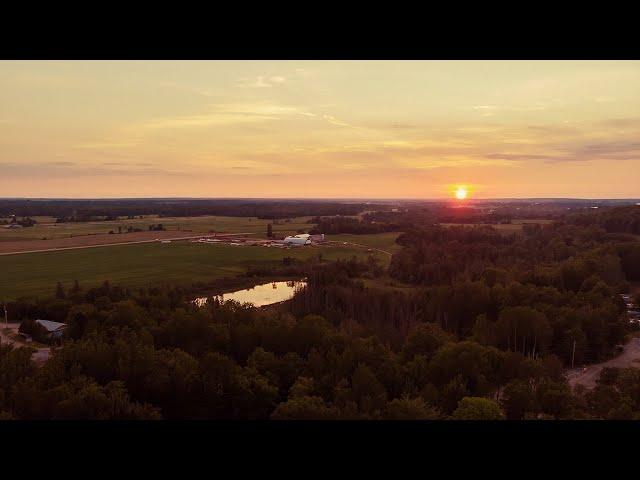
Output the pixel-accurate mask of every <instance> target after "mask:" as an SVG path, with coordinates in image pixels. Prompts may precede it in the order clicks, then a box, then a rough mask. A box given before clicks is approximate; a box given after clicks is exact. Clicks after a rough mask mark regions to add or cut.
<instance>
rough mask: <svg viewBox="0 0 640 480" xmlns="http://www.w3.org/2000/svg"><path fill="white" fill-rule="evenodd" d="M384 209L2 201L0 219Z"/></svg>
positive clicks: (297, 203)
mask: <svg viewBox="0 0 640 480" xmlns="http://www.w3.org/2000/svg"><path fill="white" fill-rule="evenodd" d="M372 208H375V209H384V208H387V206H386V205H372V204H367V203H365V202H360V203H347V202H338V201H312V200H308V201H301V200H237V199H234V200H182V199H175V200H172V199H166V200H161V199H142V200H0V217H8V216H10V215H19V216H25V217H26V216H52V217H56V218H60V219H64V220H65V221H74V220H76V221H77V220H78V219H80V221H86V220H88V219H93V218H95V217H106V218H107V219H115V218H116V217H131V216H139V215H160V216H161V217H191V216H200V215H225V216H233V217H258V218H264V219H277V218H290V217H300V216H324V215H357V214H358V213H360V212H362V211H364V210H365V209H372Z"/></svg>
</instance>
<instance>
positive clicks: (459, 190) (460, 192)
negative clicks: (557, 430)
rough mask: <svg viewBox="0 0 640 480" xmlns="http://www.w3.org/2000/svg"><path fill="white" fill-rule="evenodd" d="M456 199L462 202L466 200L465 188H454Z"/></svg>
mask: <svg viewBox="0 0 640 480" xmlns="http://www.w3.org/2000/svg"><path fill="white" fill-rule="evenodd" d="M456 198H457V199H458V200H464V199H465V198H467V187H465V186H462V185H461V186H459V187H458V188H456Z"/></svg>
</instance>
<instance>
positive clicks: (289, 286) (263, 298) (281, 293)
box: [193, 280, 307, 307]
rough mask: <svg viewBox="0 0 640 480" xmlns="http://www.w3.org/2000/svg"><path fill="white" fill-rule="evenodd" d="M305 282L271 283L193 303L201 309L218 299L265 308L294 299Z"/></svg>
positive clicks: (199, 299)
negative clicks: (209, 300) (212, 300)
mask: <svg viewBox="0 0 640 480" xmlns="http://www.w3.org/2000/svg"><path fill="white" fill-rule="evenodd" d="M306 285H307V282H305V281H304V280H289V281H286V282H270V283H263V284H262V285H256V286H255V287H253V288H247V289H246V290H238V291H235V292H231V293H223V294H222V295H217V296H214V297H199V298H196V299H195V300H194V301H193V302H194V303H195V304H196V305H198V306H199V307H202V306H204V305H205V304H206V303H207V300H208V299H209V298H218V300H220V301H222V302H226V301H228V300H235V301H236V302H239V303H251V304H253V306H255V307H263V306H265V305H271V304H273V303H278V302H284V301H285V300H289V299H290V298H292V297H293V295H294V294H295V292H296V291H297V290H298V289H300V288H302V287H304V286H306Z"/></svg>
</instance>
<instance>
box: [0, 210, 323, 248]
mask: <svg viewBox="0 0 640 480" xmlns="http://www.w3.org/2000/svg"><path fill="white" fill-rule="evenodd" d="M34 218H35V220H36V221H37V222H38V223H36V224H35V225H34V226H33V227H27V228H16V229H10V228H2V227H0V242H3V241H4V242H10V241H11V242H12V241H17V240H41V239H55V238H66V237H71V236H78V235H89V234H97V233H109V231H114V232H117V231H118V227H121V228H122V230H126V229H127V227H133V228H139V229H142V230H145V231H148V230H149V225H153V224H158V223H161V224H162V225H163V226H164V228H166V229H167V230H170V231H181V232H193V233H194V234H196V235H197V234H199V233H208V232H210V231H215V232H221V233H254V234H256V237H260V236H263V237H264V236H266V233H267V224H269V223H273V232H274V233H275V234H277V235H291V234H295V233H297V231H298V230H305V231H307V230H308V229H309V228H312V225H311V224H309V223H307V222H308V221H309V220H310V219H311V217H297V218H291V219H289V221H286V220H278V221H277V223H275V222H273V221H272V220H264V219H259V218H257V217H222V216H202V217H162V218H160V217H158V216H155V215H150V216H146V217H143V218H135V219H133V220H127V219H119V220H114V221H108V222H107V221H95V222H69V223H55V219H54V218H53V217H34Z"/></svg>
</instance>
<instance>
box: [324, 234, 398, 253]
mask: <svg viewBox="0 0 640 480" xmlns="http://www.w3.org/2000/svg"><path fill="white" fill-rule="evenodd" d="M399 236H400V233H398V232H388V233H374V234H370V235H350V234H346V233H343V234H340V235H327V236H326V239H327V240H333V241H337V242H352V243H360V244H362V245H369V246H370V247H373V248H380V249H381V250H386V251H387V252H391V253H394V252H397V251H398V250H400V249H401V248H402V247H401V246H400V245H398V244H397V243H396V239H397V238H398V237H399Z"/></svg>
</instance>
